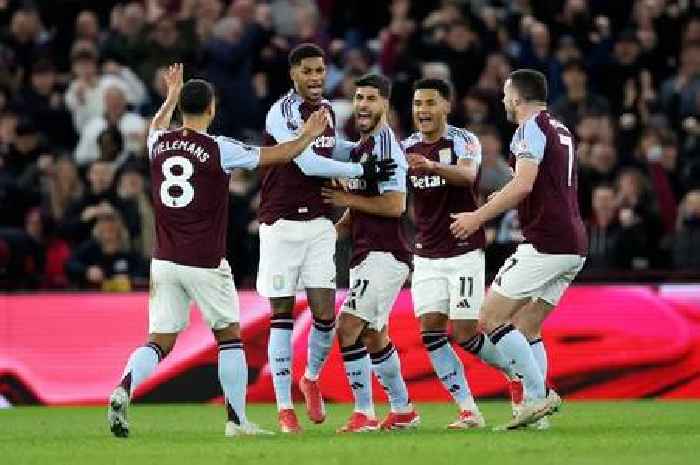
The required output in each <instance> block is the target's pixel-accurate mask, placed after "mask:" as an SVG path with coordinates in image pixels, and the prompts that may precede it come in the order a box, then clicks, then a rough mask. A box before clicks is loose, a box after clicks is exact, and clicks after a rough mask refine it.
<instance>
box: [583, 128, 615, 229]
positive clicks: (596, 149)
mask: <svg viewBox="0 0 700 465" xmlns="http://www.w3.org/2000/svg"><path fill="white" fill-rule="evenodd" d="M579 164H580V166H579V176H578V197H579V207H580V208H581V216H582V217H583V218H584V219H586V218H589V217H590V215H591V199H592V198H593V195H592V194H593V188H594V187H595V186H597V185H599V184H605V183H613V182H614V181H615V178H616V174H617V152H616V150H615V146H614V145H612V144H609V143H606V142H597V143H595V144H594V145H593V146H592V148H591V150H590V154H589V155H588V156H587V157H586V159H585V160H580V161H579Z"/></svg>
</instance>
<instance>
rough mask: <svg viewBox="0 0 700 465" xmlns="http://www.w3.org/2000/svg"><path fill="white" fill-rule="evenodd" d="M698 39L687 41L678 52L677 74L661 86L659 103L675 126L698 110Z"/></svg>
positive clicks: (699, 95)
mask: <svg viewBox="0 0 700 465" xmlns="http://www.w3.org/2000/svg"><path fill="white" fill-rule="evenodd" d="M699 99H700V41H698V42H688V43H686V44H685V45H684V46H683V50H682V52H681V54H680V66H679V68H678V74H676V75H675V76H673V77H670V78H669V79H667V80H666V82H664V83H663V85H662V86H661V104H662V106H663V109H664V111H665V112H666V115H667V116H668V117H669V120H670V121H671V122H673V124H674V125H676V127H677V128H681V127H683V122H684V121H685V120H686V119H687V118H690V117H693V116H697V115H698V111H699V110H700V104H699V103H698V101H699Z"/></svg>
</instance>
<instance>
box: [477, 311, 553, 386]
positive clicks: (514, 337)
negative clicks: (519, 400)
mask: <svg viewBox="0 0 700 465" xmlns="http://www.w3.org/2000/svg"><path fill="white" fill-rule="evenodd" d="M489 337H490V338H491V342H493V344H494V345H495V346H496V347H497V348H498V350H500V351H501V353H502V354H503V355H504V357H505V358H506V360H510V365H511V367H512V370H513V372H514V374H515V376H518V377H519V378H521V379H522V380H523V386H524V387H525V398H526V399H543V398H544V397H545V388H544V379H543V378H542V373H541V372H540V368H539V367H538V366H537V361H536V360H535V357H534V355H533V354H532V350H531V349H530V344H528V343H527V339H525V336H523V334H522V333H521V332H520V331H518V330H517V329H516V328H515V326H513V325H512V324H510V323H505V324H502V325H501V326H499V327H497V328H496V329H494V330H493V331H491V333H490V334H489Z"/></svg>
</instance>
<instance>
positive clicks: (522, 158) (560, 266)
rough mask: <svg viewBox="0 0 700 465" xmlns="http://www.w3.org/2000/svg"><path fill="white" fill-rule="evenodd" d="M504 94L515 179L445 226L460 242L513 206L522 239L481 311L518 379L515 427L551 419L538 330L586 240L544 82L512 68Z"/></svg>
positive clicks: (572, 173)
mask: <svg viewBox="0 0 700 465" xmlns="http://www.w3.org/2000/svg"><path fill="white" fill-rule="evenodd" d="M503 92H504V97H503V103H504V105H505V107H506V112H507V113H508V117H509V119H510V120H511V121H514V122H517V123H518V129H517V131H516V132H515V135H514V136H513V140H512V142H511V144H510V151H511V163H512V164H513V165H514V167H515V176H514V177H513V179H512V180H511V181H510V182H509V183H508V184H506V186H505V187H503V189H502V190H501V191H500V192H498V193H497V194H496V195H494V196H493V197H492V198H491V199H490V200H489V201H488V202H487V203H486V204H485V205H483V206H482V207H481V208H479V209H478V210H476V211H475V212H467V213H459V214H456V215H454V217H455V221H454V222H453V224H452V225H451V229H452V232H453V233H454V234H455V236H456V237H457V238H459V239H466V238H468V237H470V236H472V234H474V233H475V232H476V231H478V230H479V228H480V227H481V226H482V225H483V224H484V223H485V222H486V221H489V220H490V219H492V218H495V217H496V216H498V215H499V214H501V213H503V212H505V211H507V210H509V209H511V208H514V207H516V206H517V207H518V218H519V220H520V224H521V226H522V229H523V235H524V236H525V242H524V243H523V244H521V245H520V246H518V249H517V251H516V252H515V254H513V255H512V256H511V257H510V258H509V259H508V260H507V261H506V263H505V264H504V265H503V267H502V268H501V269H500V271H499V272H498V274H497V276H496V279H495V280H494V283H493V285H492V286H491V290H490V292H489V294H488V295H487V297H486V300H485V302H484V305H483V307H482V309H481V320H482V323H483V325H484V327H485V329H486V330H487V331H488V332H489V338H490V339H491V341H492V342H493V344H495V345H496V347H497V348H498V349H500V351H501V353H503V355H504V356H505V358H506V359H507V360H510V361H511V365H512V370H513V371H514V372H515V373H516V374H517V376H519V377H521V378H522V379H523V385H524V387H525V404H524V405H523V407H522V408H521V409H520V410H519V412H518V413H517V415H515V417H514V418H513V420H512V421H511V422H510V423H509V424H508V425H507V427H508V428H509V429H514V428H518V427H521V426H525V425H528V424H530V423H534V422H536V421H538V420H539V419H540V418H543V417H544V416H547V415H550V414H552V413H553V412H555V411H556V410H557V409H558V408H559V405H560V404H561V399H560V398H559V396H558V395H557V393H556V392H554V391H553V390H547V388H546V386H545V377H546V369H547V368H546V367H547V356H546V353H545V352H544V345H543V344H542V341H541V339H540V336H541V328H542V322H543V321H544V319H545V318H546V317H547V315H548V314H549V313H550V312H551V311H552V310H553V309H554V307H555V306H556V305H557V303H558V302H559V299H560V298H561V296H562V295H563V293H564V291H565V290H566V288H567V287H568V286H569V285H570V284H571V282H572V281H573V280H574V278H575V277H576V275H577V274H578V272H579V271H580V270H581V268H582V267H583V264H584V262H585V255H586V253H587V244H588V240H587V238H586V230H585V228H584V225H583V221H582V220H581V214H580V212H579V207H578V200H577V192H576V191H577V176H576V152H575V150H574V146H573V137H572V135H571V132H570V131H569V130H568V129H567V128H566V126H564V125H563V124H562V123H560V122H559V121H557V120H555V119H554V118H553V117H552V116H551V115H550V114H549V113H548V112H547V103H546V102H547V80H546V78H545V77H544V75H543V74H542V73H540V72H538V71H534V70H529V69H522V70H518V71H515V72H513V73H512V74H511V75H510V78H509V79H508V80H507V81H506V83H505V86H504V89H503ZM514 324H515V325H517V328H518V329H516V326H514ZM528 339H529V340H530V343H531V344H528Z"/></svg>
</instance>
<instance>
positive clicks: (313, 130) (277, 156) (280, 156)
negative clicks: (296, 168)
mask: <svg viewBox="0 0 700 465" xmlns="http://www.w3.org/2000/svg"><path fill="white" fill-rule="evenodd" d="M327 125H328V115H327V110H325V109H322V110H317V111H315V112H313V113H312V114H311V116H309V118H308V119H307V120H306V123H305V124H304V127H303V129H302V131H301V134H300V135H299V137H297V138H296V139H292V140H290V141H288V142H283V143H281V144H278V145H275V146H272V147H261V148H260V166H269V165H279V164H284V163H289V162H290V161H292V160H293V159H294V158H296V157H297V156H299V155H300V154H301V153H302V152H304V149H306V148H307V147H308V146H309V145H310V144H311V143H312V142H313V141H314V139H316V138H317V137H318V136H320V135H321V134H323V131H325V130H326V126H327Z"/></svg>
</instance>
